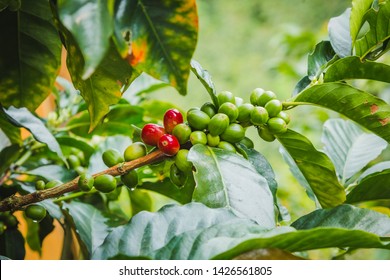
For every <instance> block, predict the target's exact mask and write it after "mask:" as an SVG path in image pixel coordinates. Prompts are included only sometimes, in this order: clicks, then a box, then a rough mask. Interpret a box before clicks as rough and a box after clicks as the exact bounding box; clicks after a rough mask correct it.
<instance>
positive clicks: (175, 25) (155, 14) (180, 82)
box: [115, 0, 198, 95]
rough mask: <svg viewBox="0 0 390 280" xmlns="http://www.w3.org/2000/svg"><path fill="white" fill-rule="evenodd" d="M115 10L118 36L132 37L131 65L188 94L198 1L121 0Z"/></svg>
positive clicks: (196, 30)
mask: <svg viewBox="0 0 390 280" xmlns="http://www.w3.org/2000/svg"><path fill="white" fill-rule="evenodd" d="M116 7H117V11H116V22H115V29H116V30H115V33H116V34H125V36H126V35H127V36H131V37H130V39H131V50H129V51H128V54H129V56H128V57H127V60H128V61H129V63H130V65H131V66H133V67H135V69H136V70H137V71H139V72H146V73H148V74H150V75H151V76H153V77H155V78H157V79H159V80H162V81H164V82H166V83H169V84H171V85H172V86H173V87H175V88H176V89H177V90H178V91H179V92H180V93H181V94H183V95H185V94H186V93H187V80H188V76H189V70H190V60H191V57H192V55H193V52H194V50H195V46H196V42H197V34H198V15H197V10H196V3H195V1H194V0H191V1H180V0H175V1H167V0H163V1H154V0H121V1H117V5H116ZM121 52H122V51H121Z"/></svg>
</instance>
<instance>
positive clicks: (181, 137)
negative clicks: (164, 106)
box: [172, 123, 192, 144]
mask: <svg viewBox="0 0 390 280" xmlns="http://www.w3.org/2000/svg"><path fill="white" fill-rule="evenodd" d="M191 132H192V130H191V127H189V126H188V125H186V124H185V123H180V124H178V125H177V126H175V128H174V129H173V131H172V135H173V136H175V137H176V138H177V141H179V143H180V144H184V143H187V142H188V141H189V140H190V135H191Z"/></svg>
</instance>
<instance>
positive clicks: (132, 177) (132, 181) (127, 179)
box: [121, 169, 138, 189]
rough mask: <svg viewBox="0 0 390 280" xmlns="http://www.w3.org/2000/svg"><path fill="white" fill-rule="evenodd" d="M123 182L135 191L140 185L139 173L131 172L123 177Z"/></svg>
mask: <svg viewBox="0 0 390 280" xmlns="http://www.w3.org/2000/svg"><path fill="white" fill-rule="evenodd" d="M121 181H122V182H123V184H124V185H125V186H126V187H128V188H130V189H134V188H135V187H136V186H137V185H138V173H137V171H136V170H134V169H133V170H130V171H129V172H128V173H126V174H123V175H122V176H121Z"/></svg>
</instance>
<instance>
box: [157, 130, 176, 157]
mask: <svg viewBox="0 0 390 280" xmlns="http://www.w3.org/2000/svg"><path fill="white" fill-rule="evenodd" d="M158 148H159V149H160V151H162V152H163V153H164V154H166V155H167V156H174V155H176V154H177V152H178V151H179V150H180V143H179V141H178V140H177V138H176V137H175V136H173V135H171V134H164V135H163V136H161V138H160V140H158Z"/></svg>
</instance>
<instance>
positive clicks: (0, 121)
mask: <svg viewBox="0 0 390 280" xmlns="http://www.w3.org/2000/svg"><path fill="white" fill-rule="evenodd" d="M1 133H3V134H4V136H5V137H4V138H7V140H6V139H4V140H2V143H5V142H8V143H7V145H4V146H3V147H5V146H8V144H18V145H19V146H21V145H22V137H21V133H20V128H19V127H15V126H14V125H12V124H11V123H10V122H9V121H8V119H7V117H6V116H5V114H4V113H3V110H2V109H1V107H0V134H1ZM3 141H5V142H3Z"/></svg>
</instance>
